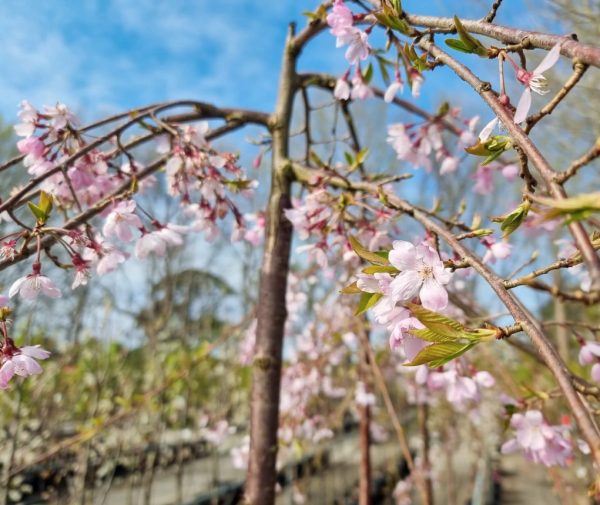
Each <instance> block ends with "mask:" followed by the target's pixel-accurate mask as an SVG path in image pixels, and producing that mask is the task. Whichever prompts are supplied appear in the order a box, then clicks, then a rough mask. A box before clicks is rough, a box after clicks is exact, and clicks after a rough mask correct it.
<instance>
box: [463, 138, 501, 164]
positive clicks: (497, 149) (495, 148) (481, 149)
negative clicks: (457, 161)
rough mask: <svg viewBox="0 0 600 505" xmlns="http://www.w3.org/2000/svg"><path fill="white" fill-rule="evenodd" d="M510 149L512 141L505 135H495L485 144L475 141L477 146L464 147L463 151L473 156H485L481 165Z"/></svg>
mask: <svg viewBox="0 0 600 505" xmlns="http://www.w3.org/2000/svg"><path fill="white" fill-rule="evenodd" d="M511 148H512V139H511V138H510V137H508V136H506V135H495V136H493V137H491V138H489V139H488V140H486V141H485V142H481V140H478V141H477V144H475V145H472V146H470V147H465V151H467V152H468V153H469V154H473V155H475V156H486V159H485V160H484V162H483V163H482V165H487V164H488V163H491V162H492V161H494V160H495V159H496V158H497V157H498V156H500V155H501V154H502V153H503V152H504V151H507V150H509V149H511Z"/></svg>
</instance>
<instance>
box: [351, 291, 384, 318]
mask: <svg viewBox="0 0 600 505" xmlns="http://www.w3.org/2000/svg"><path fill="white" fill-rule="evenodd" d="M382 296H383V294H382V293H363V294H362V295H360V300H359V302H358V308H357V309H356V312H355V314H354V315H356V316H358V315H360V314H362V313H363V312H366V311H367V310H369V309H370V308H371V307H373V305H375V304H376V303H377V302H378V301H379V300H380V299H381V297H382Z"/></svg>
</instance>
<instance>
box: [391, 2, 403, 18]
mask: <svg viewBox="0 0 600 505" xmlns="http://www.w3.org/2000/svg"><path fill="white" fill-rule="evenodd" d="M392 7H393V8H394V10H395V11H396V15H398V16H402V0H392Z"/></svg>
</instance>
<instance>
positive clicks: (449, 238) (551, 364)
mask: <svg viewBox="0 0 600 505" xmlns="http://www.w3.org/2000/svg"><path fill="white" fill-rule="evenodd" d="M293 171H294V175H295V176H296V179H297V180H298V181H300V182H303V183H308V182H309V181H310V180H311V179H312V178H313V177H314V170H310V169H307V168H305V167H302V166H299V165H297V164H295V165H293ZM327 183H328V184H330V185H331V186H334V187H339V188H342V189H348V190H354V191H363V192H365V193H368V194H371V195H373V196H374V197H377V198H380V200H384V202H385V204H386V205H387V206H389V207H391V208H394V209H396V210H399V211H401V212H403V213H405V214H407V215H409V216H411V217H413V218H414V219H415V220H416V221H418V222H419V223H421V224H422V225H423V226H424V227H425V228H427V229H428V230H430V231H432V232H434V233H436V234H437V235H439V236H440V237H441V238H442V239H443V240H444V241H445V242H446V243H447V244H448V245H449V246H450V247H451V248H452V249H453V250H454V251H455V252H456V253H458V254H459V255H461V256H462V257H463V258H464V259H465V260H467V261H468V262H469V263H470V265H471V266H472V267H473V268H474V269H475V270H476V271H477V272H478V273H479V274H480V275H481V277H483V278H484V279H485V281H486V282H487V283H488V284H489V286H490V287H491V288H492V289H493V290H494V292H495V293H496V295H497V296H498V298H499V299H500V301H501V302H502V303H503V304H504V306H505V307H506V308H507V309H508V310H509V312H510V313H511V315H512V316H513V318H514V320H515V322H516V324H519V325H520V327H521V328H522V329H523V331H524V332H525V333H527V335H529V337H530V339H531V341H532V342H533V344H534V346H535V347H536V349H537V352H538V353H539V355H540V357H541V358H542V359H543V360H544V363H545V364H546V366H547V367H548V369H549V370H550V371H551V372H552V374H553V375H554V377H555V379H556V381H557V382H558V385H559V387H560V389H561V390H562V392H563V394H564V396H565V400H566V401H567V403H568V404H569V407H570V408H571V411H572V412H573V415H574V417H575V419H576V421H577V424H578V426H579V429H580V430H581V432H582V435H583V436H584V438H585V440H586V441H587V443H588V444H589V446H590V448H591V451H592V455H593V457H594V461H595V462H596V464H597V465H600V434H599V433H598V431H597V429H596V425H595V423H594V421H593V419H592V418H591V416H590V414H589V412H588V411H587V409H586V408H585V406H584V405H583V403H582V401H581V399H580V398H579V396H578V392H577V390H576V388H575V387H574V385H573V382H572V380H571V374H570V373H569V371H568V370H567V368H566V366H565V364H564V362H563V361H562V358H561V357H560V356H559V354H558V353H557V351H556V349H555V348H554V347H553V346H552V344H551V342H550V340H549V339H548V337H547V336H546V335H545V333H544V332H543V331H542V330H541V329H540V328H539V327H538V324H537V322H536V320H535V319H534V318H533V316H532V315H531V314H530V313H529V312H528V311H527V310H526V309H525V308H524V307H523V305H522V304H521V302H520V301H519V300H518V299H517V298H516V297H515V296H514V295H513V294H511V293H510V292H509V291H508V290H507V289H506V287H505V286H504V281H503V280H502V279H501V278H500V277H498V276H497V275H496V274H494V273H493V272H492V271H491V270H490V269H489V268H488V267H487V266H486V265H484V264H483V263H482V262H481V260H480V259H479V258H478V257H477V256H476V255H475V254H473V253H472V252H471V251H470V250H469V249H467V248H466V247H465V246H463V245H462V243H461V242H460V241H459V240H457V239H456V237H455V236H454V235H453V234H452V233H451V232H449V231H448V230H447V229H445V228H444V227H442V226H440V225H438V224H437V223H436V222H435V221H433V220H432V219H431V218H429V217H428V216H427V215H426V214H424V213H423V212H421V211H420V210H418V209H417V208H415V207H414V206H413V205H411V204H410V203H409V202H407V201H406V200H403V199H401V198H399V197H397V196H395V195H387V194H385V195H383V194H382V193H381V188H380V187H379V186H377V185H374V184H370V183H364V182H358V183H349V182H348V181H347V180H344V179H340V178H329V179H328V180H327Z"/></svg>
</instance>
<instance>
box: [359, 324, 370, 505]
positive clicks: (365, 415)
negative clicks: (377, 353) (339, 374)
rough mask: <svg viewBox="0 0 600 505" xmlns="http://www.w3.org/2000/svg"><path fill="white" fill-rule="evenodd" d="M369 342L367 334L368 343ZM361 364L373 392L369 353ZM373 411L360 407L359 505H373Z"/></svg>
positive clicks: (366, 386) (364, 381) (367, 387)
mask: <svg viewBox="0 0 600 505" xmlns="http://www.w3.org/2000/svg"><path fill="white" fill-rule="evenodd" d="M368 341H369V335H368V334H367V337H366V342H367V343H368ZM361 354H362V356H361V362H360V364H359V374H360V380H361V381H362V382H363V384H364V385H365V389H366V390H367V392H369V393H370V392H371V387H370V382H371V381H370V380H369V371H370V364H369V352H368V350H367V349H365V348H364V344H363V349H362V353H361ZM370 428H371V411H370V408H369V406H368V405H362V406H360V407H358V433H359V446H360V468H359V477H358V505H371V454H370V448H371V433H370Z"/></svg>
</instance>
